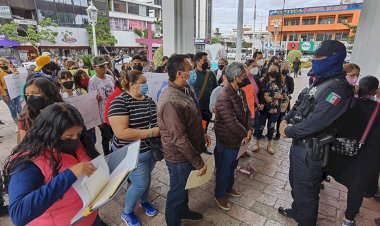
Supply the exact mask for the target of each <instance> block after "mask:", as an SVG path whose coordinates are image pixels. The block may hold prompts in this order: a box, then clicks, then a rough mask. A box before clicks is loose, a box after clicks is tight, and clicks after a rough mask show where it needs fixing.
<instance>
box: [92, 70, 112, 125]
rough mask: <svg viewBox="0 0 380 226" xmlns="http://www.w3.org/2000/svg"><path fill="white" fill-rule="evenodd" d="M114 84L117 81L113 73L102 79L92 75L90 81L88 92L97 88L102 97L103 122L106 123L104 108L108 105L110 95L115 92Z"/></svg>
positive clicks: (100, 110) (100, 105)
mask: <svg viewBox="0 0 380 226" xmlns="http://www.w3.org/2000/svg"><path fill="white" fill-rule="evenodd" d="M114 86H115V81H114V80H113V78H112V76H111V75H106V76H105V78H104V79H100V78H99V77H98V76H96V75H94V76H92V77H91V79H90V82H89V83H88V88H87V89H88V92H90V91H94V90H96V91H97V92H98V94H99V95H100V97H101V98H102V99H101V100H100V101H99V114H100V118H101V119H102V122H103V123H105V120H104V108H105V106H106V103H107V99H108V97H109V96H110V95H111V93H112V92H113V89H114Z"/></svg>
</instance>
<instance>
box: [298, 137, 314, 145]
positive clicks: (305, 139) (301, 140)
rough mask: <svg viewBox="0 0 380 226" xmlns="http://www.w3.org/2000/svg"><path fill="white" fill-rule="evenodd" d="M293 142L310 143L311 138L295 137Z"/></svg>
mask: <svg viewBox="0 0 380 226" xmlns="http://www.w3.org/2000/svg"><path fill="white" fill-rule="evenodd" d="M295 143H296V144H299V143H304V144H310V143H311V138H304V139H297V140H295Z"/></svg>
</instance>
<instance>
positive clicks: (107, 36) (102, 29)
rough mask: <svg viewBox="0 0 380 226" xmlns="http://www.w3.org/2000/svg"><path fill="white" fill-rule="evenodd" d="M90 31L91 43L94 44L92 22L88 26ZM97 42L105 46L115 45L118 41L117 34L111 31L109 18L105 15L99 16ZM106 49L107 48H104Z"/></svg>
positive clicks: (96, 29) (96, 31) (96, 32)
mask: <svg viewBox="0 0 380 226" xmlns="http://www.w3.org/2000/svg"><path fill="white" fill-rule="evenodd" d="M86 29H87V32H88V39H89V43H90V45H91V46H92V45H93V44H94V40H93V39H92V26H91V24H89V25H87V27H86ZM95 34H96V44H97V45H101V46H103V47H106V46H114V45H116V43H117V40H116V38H115V36H114V35H113V34H112V33H111V28H110V26H109V22H108V18H107V17H105V16H99V17H98V21H97V23H96V26H95ZM104 49H106V48H104Z"/></svg>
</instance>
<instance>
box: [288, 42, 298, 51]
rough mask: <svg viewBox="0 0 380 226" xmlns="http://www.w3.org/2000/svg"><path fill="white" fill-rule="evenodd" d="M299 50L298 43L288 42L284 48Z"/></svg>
mask: <svg viewBox="0 0 380 226" xmlns="http://www.w3.org/2000/svg"><path fill="white" fill-rule="evenodd" d="M298 48H299V42H288V45H287V47H286V49H287V50H298Z"/></svg>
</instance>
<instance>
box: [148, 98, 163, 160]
mask: <svg viewBox="0 0 380 226" xmlns="http://www.w3.org/2000/svg"><path fill="white" fill-rule="evenodd" d="M151 101H152V99H151V98H149V129H150V128H151V127H152V107H151V105H152V104H151ZM145 144H146V146H147V147H148V148H149V150H150V151H151V153H152V158H153V159H154V160H156V161H161V160H162V159H163V158H164V152H163V151H162V142H161V137H149V138H147V139H145Z"/></svg>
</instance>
